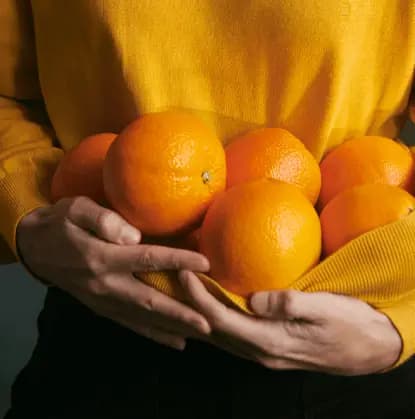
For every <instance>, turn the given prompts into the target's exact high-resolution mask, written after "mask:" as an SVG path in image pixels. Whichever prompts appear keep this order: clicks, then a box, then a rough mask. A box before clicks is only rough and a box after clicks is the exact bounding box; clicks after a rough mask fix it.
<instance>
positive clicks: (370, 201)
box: [320, 183, 415, 256]
mask: <svg viewBox="0 0 415 419" xmlns="http://www.w3.org/2000/svg"><path fill="white" fill-rule="evenodd" d="M414 209H415V198H414V197H413V196H412V195H410V194H409V193H408V192H406V191H404V190H403V189H401V188H398V187H396V186H390V185H383V184H380V183H379V184H366V185H359V186H355V187H353V188H350V189H347V190H345V191H343V192H341V193H339V194H338V195H336V196H335V197H334V198H333V199H332V200H331V201H330V202H329V203H328V204H327V205H326V206H325V208H324V210H323V211H322V213H321V215H320V220H321V227H322V233H323V251H324V255H325V256H328V255H330V254H332V253H334V252H335V251H336V250H338V249H339V248H341V247H342V246H344V245H345V244H346V243H348V242H349V241H350V240H352V239H354V238H356V237H358V236H360V235H361V234H364V233H366V232H368V231H370V230H373V229H375V228H377V227H380V226H383V225H385V224H388V223H391V222H393V221H396V220H398V219H400V218H402V217H406V216H407V215H408V214H410V213H411V212H412V211H414Z"/></svg>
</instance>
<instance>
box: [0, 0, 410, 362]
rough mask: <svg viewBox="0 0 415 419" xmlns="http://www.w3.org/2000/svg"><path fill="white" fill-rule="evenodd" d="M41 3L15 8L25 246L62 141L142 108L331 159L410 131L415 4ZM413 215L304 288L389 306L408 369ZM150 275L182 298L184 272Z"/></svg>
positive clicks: (2, 205) (14, 116) (12, 57)
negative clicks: (282, 136) (338, 149)
mask: <svg viewBox="0 0 415 419" xmlns="http://www.w3.org/2000/svg"><path fill="white" fill-rule="evenodd" d="M31 3H32V8H30V7H29V6H28V5H29V2H23V1H22V2H16V1H15V0H3V2H2V6H1V8H0V56H1V61H0V95H1V96H2V99H0V234H1V236H2V237H3V238H4V241H5V242H7V243H8V246H9V247H10V248H11V249H12V251H13V252H14V254H16V248H15V229H16V225H17V223H18V221H19V220H20V219H21V217H22V216H24V215H25V214H26V213H27V212H28V211H30V210H32V209H33V208H36V207H37V206H42V205H47V203H48V188H49V183H50V178H51V175H52V173H53V168H54V167H55V166H56V163H57V162H58V160H59V158H60V156H61V155H62V152H61V151H60V150H59V148H63V149H68V148H69V147H71V146H73V145H75V144H77V143H78V142H79V141H80V140H81V139H82V138H83V137H85V136H86V135H88V134H92V133H96V132H103V131H113V132H118V131H119V130H121V129H122V128H123V126H125V125H126V124H127V123H128V122H130V121H131V120H132V119H133V118H135V117H136V116H137V115H139V114H142V113H146V112H152V111H159V110H163V109H168V108H180V109H183V110H187V111H189V112H195V113H196V114H197V115H199V116H200V117H201V118H203V119H204V121H205V122H206V123H207V124H209V125H210V126H211V127H212V128H213V129H214V130H215V131H216V132H217V135H218V136H219V137H220V138H221V139H222V141H223V143H224V144H226V143H227V142H229V141H230V140H231V138H232V137H233V136H234V135H236V134H239V133H241V132H244V131H246V130H247V129H250V128H256V127H260V126H278V127H284V128H286V129H288V130H290V131H291V132H293V133H294V134H295V135H296V136H298V137H299V138H300V139H301V140H302V141H303V142H304V144H305V145H306V146H307V147H308V148H309V150H310V151H311V152H312V153H313V154H314V156H315V157H316V158H317V159H318V160H320V159H321V158H322V157H323V155H324V154H325V153H326V152H327V151H328V150H330V149H331V148H332V147H334V146H336V145H338V144H340V143H342V142H343V141H344V140H346V139H347V138H349V137H351V136H352V135H355V134H374V135H385V136H388V137H396V136H397V135H398V132H399V130H400V128H401V126H402V123H403V121H404V119H405V117H406V116H407V110H408V99H409V94H410V89H411V83H412V78H413V70H414V63H415V48H414V45H415V25H414V22H415V0H401V1H391V0H376V1H369V0H368V1H362V0H346V1H327V0H310V1H307V2H300V1H293V0H261V1H260V0H253V1H249V2H244V1H241V0H227V1H219V0H186V1H183V0H155V1H134V0H106V1H105V2H103V1H99V2H98V1H96V0H83V1H68V2H57V1H55V0H32V2H31ZM33 40H35V43H34V41H33ZM38 79H39V80H40V84H39V82H38ZM40 86H41V88H40ZM44 105H46V109H47V111H48V112H47V113H48V117H49V118H50V121H49V120H48V117H47V116H46V113H45V112H44ZM414 113H415V112H414ZM51 127H53V130H52V129H51ZM380 205H381V203H380ZM414 220H415V218H414V215H410V216H408V217H407V218H405V219H404V220H401V221H398V222H396V223H394V224H391V225H388V226H385V227H383V228H381V229H378V230H376V231H373V232H371V233H368V234H366V235H364V236H362V237H360V238H358V239H357V240H355V241H353V242H352V243H350V244H349V245H348V246H346V247H345V248H343V249H342V250H340V251H339V252H337V253H336V254H335V255H333V256H332V257H330V258H328V259H327V260H326V261H324V262H323V263H322V264H321V265H319V266H317V267H316V268H315V269H313V270H312V271H310V272H309V273H308V274H306V275H305V276H304V277H303V278H301V279H299V280H298V281H297V283H296V284H294V287H295V288H297V289H301V290H305V291H318V290H325V291H332V292H340V293H344V294H348V295H352V296H355V297H357V298H361V299H363V300H365V301H368V302H369V303H370V304H373V305H374V306H375V307H377V308H379V309H380V310H382V311H383V312H384V313H385V314H387V315H388V316H389V317H390V318H391V320H392V321H393V323H394V324H395V326H396V327H397V329H398V330H399V332H400V333H401V335H402V337H403V340H404V350H403V353H402V356H401V357H400V360H399V362H403V361H404V360H406V359H407V358H408V357H409V356H410V355H411V354H413V353H415V336H414V327H413V324H414V320H415V295H414V290H415V272H414V271H415V257H414V255H415V224H414V223H415V221H414ZM2 248H4V243H0V249H2ZM8 256H10V255H8ZM4 260H5V259H4ZM143 279H144V280H145V281H147V282H148V283H150V284H152V285H153V286H155V287H157V288H159V289H161V290H163V291H165V292H168V293H174V295H176V296H178V298H180V288H179V287H178V284H177V281H175V278H174V274H173V273H172V274H170V276H169V274H163V273H159V274H154V275H153V274H149V275H146V276H145V277H143ZM204 281H205V283H206V284H208V286H209V288H210V289H211V290H212V292H214V293H215V294H216V295H218V296H219V297H220V298H222V299H223V300H224V301H226V302H228V303H230V304H236V305H237V306H239V307H240V308H242V309H245V310H246V309H247V306H246V301H244V300H243V299H237V298H236V297H233V296H232V295H231V294H226V293H225V292H224V291H223V290H221V289H220V288H219V287H218V286H217V285H216V284H215V283H214V282H213V281H211V280H209V279H208V278H206V277H204Z"/></svg>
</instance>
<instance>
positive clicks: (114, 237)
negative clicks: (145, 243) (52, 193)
mask: <svg viewBox="0 0 415 419" xmlns="http://www.w3.org/2000/svg"><path fill="white" fill-rule="evenodd" d="M66 217H67V218H68V219H69V220H70V221H71V222H72V223H73V224H75V225H77V226H78V227H80V228H82V229H84V230H88V231H89V232H92V233H94V235H95V236H97V237H98V238H100V239H102V240H106V241H108V242H110V243H114V244H125V245H127V244H129V245H132V244H137V243H139V242H140V240H141V234H140V231H139V230H138V229H136V228H135V227H133V226H132V225H131V224H129V223H128V222H127V221H126V220H124V218H122V217H121V216H120V215H119V214H117V213H116V212H114V211H112V210H110V209H107V208H104V207H102V206H101V205H98V204H97V203H96V202H94V201H93V200H92V199H89V198H87V197H83V196H80V197H77V198H74V199H70V200H68V201H67V209H66Z"/></svg>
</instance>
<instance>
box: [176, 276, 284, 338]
mask: <svg viewBox="0 0 415 419" xmlns="http://www.w3.org/2000/svg"><path fill="white" fill-rule="evenodd" d="M179 280H180V283H181V284H182V286H183V289H184V290H185V292H186V293H187V295H188V297H189V298H188V300H189V302H191V304H192V305H193V306H194V307H195V308H196V310H197V311H198V312H200V313H201V314H202V315H203V316H204V317H205V318H206V319H207V321H208V322H209V324H210V325H211V327H212V329H213V330H215V331H217V332H220V333H224V334H226V335H229V336H232V337H234V338H237V339H239V340H241V341H244V342H249V343H250V342H261V341H262V340H264V339H265V340H268V333H267V331H265V330H264V328H263V327H262V326H263V324H262V323H260V322H259V321H258V319H257V318H252V317H248V316H246V315H244V314H241V313H239V312H237V311H235V310H232V309H229V308H228V307H226V306H225V305H224V304H222V303H221V302H219V301H218V300H217V299H216V298H215V297H214V296H213V295H211V294H210V293H209V292H208V291H207V290H206V288H205V286H204V285H203V284H202V282H201V281H200V280H199V278H197V276H196V275H195V274H194V273H193V272H190V271H180V272H179ZM277 327H278V326H276V330H275V333H278V330H277Z"/></svg>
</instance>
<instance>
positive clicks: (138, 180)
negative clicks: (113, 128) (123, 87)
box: [104, 111, 226, 236]
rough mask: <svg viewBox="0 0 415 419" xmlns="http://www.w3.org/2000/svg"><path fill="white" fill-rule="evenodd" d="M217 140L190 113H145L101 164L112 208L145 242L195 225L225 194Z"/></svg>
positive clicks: (221, 151)
mask: <svg viewBox="0 0 415 419" xmlns="http://www.w3.org/2000/svg"><path fill="white" fill-rule="evenodd" d="M225 182H226V162H225V152H224V149H223V146H222V144H221V142H220V141H219V139H218V138H217V137H216V135H215V133H214V132H212V131H211V130H210V129H209V128H208V127H207V126H206V125H205V124H204V123H203V122H202V121H201V120H199V119H198V118H197V117H195V116H193V115H192V114H190V113H185V112H181V111H165V112H157V113H149V114H146V115H143V116H142V117H140V118H138V119H136V120H135V121H133V122H132V123H131V124H129V125H128V126H127V127H126V128H125V129H124V130H123V131H122V132H121V133H120V135H119V136H118V137H117V140H116V141H115V142H114V143H113V144H112V146H111V148H110V150H109V152H108V154H107V158H106V160H105V164H104V187H105V193H106V196H107V198H108V200H109V202H110V203H111V205H112V207H113V208H114V209H115V210H116V211H118V212H119V213H120V214H121V215H122V216H123V217H124V218H125V219H126V220H127V221H129V222H130V223H131V224H132V225H134V226H135V227H137V228H138V229H140V230H141V231H142V232H143V233H144V234H147V235H149V236H165V235H174V234H179V233H182V232H183V231H186V230H189V229H191V228H192V226H194V225H195V224H197V223H198V222H200V221H201V218H202V216H203V214H204V213H205V212H206V210H207V208H208V206H209V204H210V203H211V201H212V199H213V198H214V197H215V196H216V194H217V193H218V192H220V191H222V190H223V189H224V188H225Z"/></svg>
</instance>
